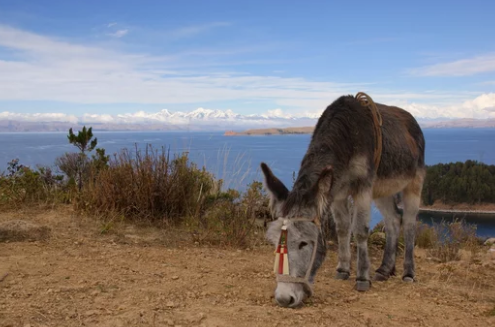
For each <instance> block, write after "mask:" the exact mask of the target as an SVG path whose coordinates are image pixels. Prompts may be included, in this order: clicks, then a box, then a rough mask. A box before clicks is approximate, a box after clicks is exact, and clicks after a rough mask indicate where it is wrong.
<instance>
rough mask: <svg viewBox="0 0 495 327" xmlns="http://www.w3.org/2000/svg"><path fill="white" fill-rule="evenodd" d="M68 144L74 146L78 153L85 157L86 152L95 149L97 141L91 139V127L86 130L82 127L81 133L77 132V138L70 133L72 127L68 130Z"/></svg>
mask: <svg viewBox="0 0 495 327" xmlns="http://www.w3.org/2000/svg"><path fill="white" fill-rule="evenodd" d="M67 138H68V139H69V142H70V143H71V144H74V145H75V146H76V147H77V148H78V149H79V150H80V151H81V154H83V155H85V154H86V151H87V152H91V151H93V149H94V148H95V147H96V144H97V143H98V139H97V138H96V137H95V139H94V140H91V139H92V138H93V127H90V128H88V129H86V126H83V129H82V131H79V132H78V134H77V136H76V135H75V134H74V133H73V132H72V127H71V128H70V129H69V135H67Z"/></svg>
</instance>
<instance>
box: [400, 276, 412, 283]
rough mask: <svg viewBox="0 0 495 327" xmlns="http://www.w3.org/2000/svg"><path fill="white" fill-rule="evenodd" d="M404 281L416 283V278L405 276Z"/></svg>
mask: <svg viewBox="0 0 495 327" xmlns="http://www.w3.org/2000/svg"><path fill="white" fill-rule="evenodd" d="M402 281H404V282H406V283H414V278H413V277H411V276H404V277H402Z"/></svg>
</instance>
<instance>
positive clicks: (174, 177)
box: [77, 145, 215, 223]
mask: <svg viewBox="0 0 495 327" xmlns="http://www.w3.org/2000/svg"><path fill="white" fill-rule="evenodd" d="M214 184H215V180H214V178H213V176H212V175H211V174H210V173H208V172H207V171H206V170H205V169H198V168H197V167H196V166H195V165H194V164H193V163H190V162H189V160H188V157H187V155H185V154H182V155H179V156H174V158H173V159H172V158H171V157H170V153H169V152H168V151H165V149H164V148H162V149H161V151H160V152H159V151H154V150H153V148H152V147H151V145H150V146H147V147H146V149H145V151H144V153H142V152H141V150H139V149H138V148H137V145H136V153H135V156H134V157H133V156H132V155H131V154H130V153H129V151H128V150H126V149H124V150H122V151H121V152H120V153H119V154H116V155H115V156H114V158H113V159H112V160H110V161H109V164H108V167H106V168H105V169H96V167H95V166H92V167H91V171H90V173H89V178H88V181H87V182H86V184H85V186H84V188H82V190H81V194H80V197H79V199H78V203H77V209H79V210H83V211H88V212H93V213H106V212H118V213H119V214H122V215H124V216H125V217H127V218H128V219H132V220H136V219H137V220H147V221H152V222H157V221H160V222H167V223H180V222H181V221H182V219H183V218H184V217H187V216H194V215H196V214H197V213H198V211H199V210H200V209H201V205H202V203H203V202H204V200H205V198H206V196H208V195H209V194H210V192H211V190H212V189H213V188H214Z"/></svg>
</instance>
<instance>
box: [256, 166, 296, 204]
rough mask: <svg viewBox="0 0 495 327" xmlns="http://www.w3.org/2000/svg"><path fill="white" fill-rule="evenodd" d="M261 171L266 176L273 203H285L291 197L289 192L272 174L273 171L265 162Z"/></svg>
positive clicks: (266, 184)
mask: <svg viewBox="0 0 495 327" xmlns="http://www.w3.org/2000/svg"><path fill="white" fill-rule="evenodd" d="M261 170H262V171H263V175H265V186H266V188H267V189H268V191H269V193H270V197H271V198H272V201H273V200H275V201H278V202H280V201H284V200H285V199H287V197H288V196H289V190H288V189H287V187H285V185H284V183H282V182H281V181H280V180H279V179H278V178H277V177H275V175H274V174H273V173H272V171H271V169H270V168H269V167H268V165H267V164H266V163H264V162H262V163H261Z"/></svg>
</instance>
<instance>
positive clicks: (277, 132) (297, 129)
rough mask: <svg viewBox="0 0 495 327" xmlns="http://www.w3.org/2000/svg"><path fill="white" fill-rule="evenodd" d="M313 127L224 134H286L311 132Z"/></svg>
mask: <svg viewBox="0 0 495 327" xmlns="http://www.w3.org/2000/svg"><path fill="white" fill-rule="evenodd" d="M314 129H315V127H314V126H308V127H287V128H260V129H248V130H246V131H244V132H234V131H226V132H225V134H224V135H225V136H243V135H244V136H245V135H286V134H311V133H313V131H314Z"/></svg>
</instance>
